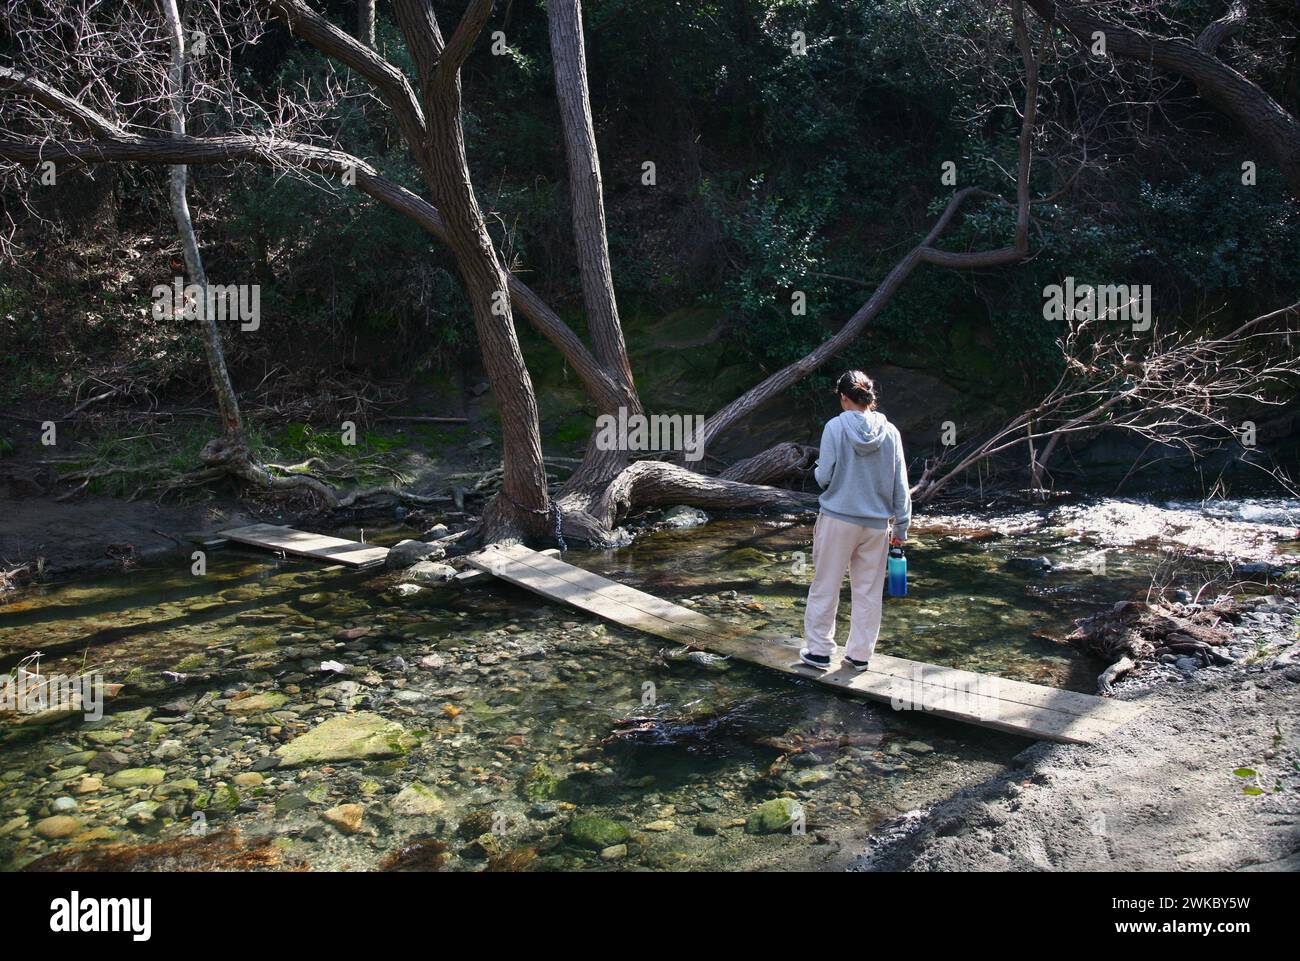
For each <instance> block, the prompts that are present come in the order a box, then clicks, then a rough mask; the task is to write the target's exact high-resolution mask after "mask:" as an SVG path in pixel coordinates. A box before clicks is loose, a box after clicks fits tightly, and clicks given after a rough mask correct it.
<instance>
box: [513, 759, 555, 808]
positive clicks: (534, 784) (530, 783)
mask: <svg viewBox="0 0 1300 961" xmlns="http://www.w3.org/2000/svg"><path fill="white" fill-rule="evenodd" d="M559 784H560V782H559V781H558V780H556V777H555V774H554V773H552V771H551V769H550V768H548V767H547V766H546V765H545V764H542V763H541V762H540V761H539V762H538V763H537V764H534V765H533V767H532V769H531V770H529V772H528V773H527V774H525V775H524V780H523V783H522V785H521V789H522V791H523V795H524V797H525V798H527V799H528V800H529V801H549V800H551V798H553V797H555V794H556V791H557V790H558V788H559Z"/></svg>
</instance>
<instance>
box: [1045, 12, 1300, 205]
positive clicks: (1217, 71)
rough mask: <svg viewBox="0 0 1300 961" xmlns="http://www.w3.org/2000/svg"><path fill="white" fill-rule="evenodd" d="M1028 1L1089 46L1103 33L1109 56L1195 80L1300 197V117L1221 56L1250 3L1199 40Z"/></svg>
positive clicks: (1215, 25) (1209, 30) (1082, 43)
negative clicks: (1222, 47) (1219, 50)
mask: <svg viewBox="0 0 1300 961" xmlns="http://www.w3.org/2000/svg"><path fill="white" fill-rule="evenodd" d="M1026 2H1028V4H1029V6H1031V7H1032V8H1033V9H1034V10H1035V12H1037V13H1038V15H1039V16H1040V17H1041V18H1042V19H1043V20H1044V21H1045V22H1047V23H1049V24H1052V25H1058V26H1061V27H1063V28H1065V30H1066V31H1068V32H1069V33H1070V34H1071V35H1072V36H1073V37H1074V38H1075V41H1076V42H1077V43H1079V44H1080V45H1081V46H1083V47H1084V49H1087V48H1088V47H1090V46H1091V45H1092V44H1093V42H1094V39H1095V37H1096V36H1097V35H1098V34H1101V35H1103V36H1104V37H1105V38H1106V55H1107V56H1108V57H1113V58H1116V59H1120V60H1128V61H1132V62H1134V63H1139V64H1144V65H1146V64H1149V65H1151V66H1155V67H1158V68H1159V69H1161V70H1167V71H1168V72H1170V73H1173V74H1176V75H1178V76H1180V77H1183V78H1184V79H1186V80H1190V81H1191V82H1192V83H1194V84H1195V85H1196V90H1197V92H1198V93H1199V94H1200V95H1201V97H1202V98H1204V99H1205V100H1206V101H1207V102H1208V103H1210V104H1212V105H1213V106H1214V107H1215V108H1216V109H1218V110H1219V111H1220V112H1222V113H1223V114H1225V115H1226V116H1228V117H1231V118H1232V119H1233V120H1235V121H1236V122H1237V123H1238V124H1239V125H1240V126H1241V128H1242V130H1243V131H1244V132H1245V133H1246V136H1248V137H1250V139H1251V140H1252V141H1254V143H1255V145H1256V146H1257V147H1258V148H1259V149H1260V150H1261V151H1262V152H1263V153H1264V154H1265V155H1267V156H1269V157H1272V159H1273V160H1274V162H1275V163H1276V164H1277V165H1278V167H1279V168H1280V169H1281V171H1282V175H1283V177H1285V178H1286V181H1287V184H1288V185H1289V187H1290V189H1291V192H1292V193H1293V194H1294V195H1295V196H1296V197H1297V198H1300V119H1298V118H1297V117H1295V116H1294V115H1293V114H1291V113H1289V112H1288V111H1287V110H1286V108H1284V107H1283V106H1282V105H1281V104H1280V103H1278V102H1277V101H1276V100H1275V99H1273V97H1271V96H1270V95H1269V94H1268V93H1267V92H1266V91H1265V90H1264V88H1263V87H1261V86H1259V85H1258V84H1257V83H1255V82H1254V81H1252V80H1251V79H1250V78H1248V77H1246V76H1244V75H1243V74H1241V73H1238V72H1237V71H1236V70H1234V69H1233V68H1232V67H1230V66H1228V65H1227V64H1226V63H1224V62H1223V61H1222V60H1220V59H1219V58H1218V56H1216V51H1217V48H1218V47H1219V45H1220V44H1222V43H1223V41H1224V40H1225V39H1226V38H1227V37H1229V36H1231V35H1232V34H1233V33H1235V32H1237V31H1238V30H1240V29H1241V27H1242V25H1243V24H1244V22H1245V19H1246V5H1245V4H1244V3H1231V4H1229V9H1228V12H1227V14H1226V15H1225V16H1224V17H1222V18H1221V19H1219V20H1216V21H1215V22H1214V23H1212V24H1210V25H1209V26H1208V27H1207V28H1206V29H1205V30H1204V31H1203V32H1202V34H1201V36H1200V37H1199V38H1198V40H1197V42H1196V43H1194V44H1193V43H1189V42H1187V41H1186V40H1180V39H1169V38H1167V37H1160V36H1156V35H1153V34H1149V33H1145V32H1143V31H1141V30H1136V29H1133V28H1132V27H1128V26H1125V25H1123V24H1120V23H1116V22H1113V21H1109V20H1106V19H1104V18H1103V16H1101V15H1099V14H1098V13H1096V12H1094V11H1093V10H1090V9H1086V8H1084V7H1082V6H1075V5H1074V4H1073V3H1070V2H1064V3H1057V2H1056V0H1026Z"/></svg>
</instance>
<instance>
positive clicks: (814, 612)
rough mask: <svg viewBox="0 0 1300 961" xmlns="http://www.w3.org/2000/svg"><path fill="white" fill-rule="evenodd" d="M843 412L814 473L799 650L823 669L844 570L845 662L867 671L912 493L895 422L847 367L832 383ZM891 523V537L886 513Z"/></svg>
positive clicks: (831, 648)
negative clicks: (815, 504)
mask: <svg viewBox="0 0 1300 961" xmlns="http://www.w3.org/2000/svg"><path fill="white" fill-rule="evenodd" d="M835 392H836V394H837V395H838V396H839V399H840V407H841V408H842V409H843V412H842V413H841V414H839V415H838V416H836V417H835V418H833V419H832V420H831V421H830V422H829V423H828V424H827V425H826V429H825V430H823V431H822V446H821V453H820V455H819V456H818V458H817V469H816V471H815V474H814V476H816V478H817V483H818V484H820V485H821V486H822V488H823V490H822V494H821V497H820V499H819V500H820V503H821V512H820V513H819V514H818V515H817V525H816V527H814V528H813V565H814V567H815V568H816V569H815V570H814V572H813V582H812V587H810V588H809V589H808V608H807V611H806V612H805V614H804V622H803V631H804V644H805V647H804V648H803V650H801V651H800V652H799V658H800V660H802V661H803V662H804V663H805V664H807V665H808V666H809V667H815V668H817V669H818V670H822V671H824V670H827V669H828V668H829V667H830V665H831V656H832V655H833V654H834V653H835V613H836V611H837V610H838V609H839V606H840V584H841V583H842V582H843V580H844V569H845V568H848V571H849V584H850V586H851V587H852V594H853V608H852V613H851V615H850V618H849V643H848V646H847V647H846V649H845V657H844V663H845V664H847V665H848V666H849V667H851V668H852V669H853V670H855V671H865V670H866V669H867V663H868V662H869V661H870V660H871V654H872V652H873V651H875V649H876V638H877V637H878V636H879V634H880V607H881V601H882V597H881V595H882V594H883V588H884V580H885V564H886V562H887V561H888V558H889V544H891V543H893V544H901V543H903V541H904V540H906V539H907V526H908V524H909V523H911V520H912V496H911V494H910V492H909V491H908V486H907V464H906V462H905V461H904V460H903V441H902V438H901V437H899V436H898V428H897V427H895V426H894V425H893V424H891V423H890V422H889V421H888V420H886V419H885V415H884V414H881V413H880V412H878V411H877V410H876V409H875V408H876V385H875V384H873V383H872V382H871V378H870V377H868V376H867V375H866V374H864V373H863V372H862V371H860V370H850V371H848V372H847V373H846V374H844V375H843V376H841V377H840V379H839V382H838V383H837V384H836V385H835ZM891 519H892V520H893V523H894V532H893V536H892V538H891V537H890V535H889V523H890V520H891Z"/></svg>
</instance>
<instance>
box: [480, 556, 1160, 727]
mask: <svg viewBox="0 0 1300 961" xmlns="http://www.w3.org/2000/svg"><path fill="white" fill-rule="evenodd" d="M468 561H469V563H470V564H471V565H472V566H474V567H475V568H477V569H479V570H483V571H486V572H488V573H490V574H493V575H495V576H497V577H499V578H501V579H502V580H505V581H507V582H509V583H513V584H516V585H518V586H520V587H524V588H526V589H528V590H532V591H535V592H536V593H539V594H542V595H543V596H545V597H548V598H551V599H553V600H558V601H562V602H564V603H567V604H571V605H573V606H575V607H578V608H580V609H583V610H587V611H590V612H591V613H594V614H597V615H599V616H601V617H604V618H606V619H608V620H612V621H615V622H616V623H619V624H623V625H625V626H628V627H632V628H635V629H637V630H642V631H646V632H647V633H650V634H654V635H656V636H659V637H665V638H668V639H670V640H674V641H678V642H679V643H685V644H688V645H690V646H692V647H697V648H700V649H702V650H707V651H712V652H714V653H718V654H724V655H727V656H731V657H735V658H736V659H737V660H742V661H746V662H748V663H753V664H758V665H761V666H763V667H768V668H771V669H773V670H778V671H782V672H783V673H787V674H793V675H797V676H800V677H804V678H807V679H808V680H811V681H814V682H816V683H819V684H824V685H827V686H829V687H833V688H836V689H838V690H841V691H844V692H846V693H850V694H855V695H858V696H862V697H867V698H871V699H873V700H877V701H884V702H887V703H890V704H891V706H893V707H895V709H913V710H921V711H923V712H924V713H928V714H934V715H936V716H939V717H947V718H951V719H953V720H958V721H962V722H965V723H971V724H978V725H980V726H983V727H990V728H994V729H997V730H1003V731H1009V732H1012V733H1016V734H1020V735H1028V736H1031V737H1041V738H1049V739H1052V740H1057V741H1065V742H1070V743H1084V744H1086V743H1091V742H1093V741H1095V740H1098V739H1099V738H1101V737H1104V736H1105V735H1107V734H1108V733H1110V732H1111V731H1113V730H1114V729H1115V728H1116V727H1117V726H1119V725H1120V724H1122V723H1125V722H1127V721H1128V720H1131V719H1132V717H1134V716H1136V714H1137V713H1140V711H1141V709H1140V708H1137V707H1136V705H1123V706H1122V707H1121V708H1120V709H1119V710H1115V709H1113V708H1114V706H1115V705H1119V704H1122V702H1113V701H1104V700H1102V699H1101V698H1094V697H1091V696H1090V695H1086V694H1078V693H1077V692H1073V691H1060V690H1057V689H1055V688H1047V687H1042V686H1040V685H1035V684H1026V683H1025V682H1020V681H1008V680H1007V679H1005V678H997V677H993V676H992V675H986V674H977V673H975V672H972V671H962V670H958V669H955V668H944V667H939V666H937V665H933V664H923V663H921V662H918V661H909V660H907V659H906V658H894V657H888V656H885V655H877V656H876V658H873V659H872V669H871V670H868V671H864V672H857V671H852V670H849V669H847V668H841V669H839V670H836V671H826V672H823V671H816V670H814V669H812V668H809V667H808V666H807V665H804V664H803V663H802V662H801V661H799V659H798V647H799V642H798V641H797V640H796V639H791V638H777V639H775V640H774V639H771V638H764V637H763V636H761V635H760V634H758V633H757V632H754V631H752V630H750V629H747V628H743V627H738V626H736V625H731V624H727V623H726V622H723V621H720V620H716V619H714V618H710V617H708V616H706V615H703V614H700V613H699V612H697V611H691V610H689V609H687V608H684V607H680V606H679V605H676V604H672V603H670V602H668V601H664V600H663V599H661V598H657V597H655V596H654V595H652V594H647V593H646V592H644V591H639V590H636V589H635V588H631V587H628V586H627V585H624V584H618V583H616V582H614V581H610V580H608V579H607V578H603V577H601V576H600V575H598V574H593V573H592V572H590V571H585V570H583V569H582V568H578V567H574V566H573V565H571V564H566V563H564V562H563V561H559V560H556V559H554V558H549V557H543V556H540V555H538V554H537V553H535V552H533V551H530V550H528V549H527V548H524V547H519V546H517V545H514V546H509V547H504V548H492V549H489V550H486V551H483V552H481V553H480V554H476V555H472V556H471V557H470V558H468ZM877 658H881V663H880V664H879V666H878V665H877V663H876V659H877Z"/></svg>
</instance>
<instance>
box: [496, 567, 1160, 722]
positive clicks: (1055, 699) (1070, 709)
mask: <svg viewBox="0 0 1300 961" xmlns="http://www.w3.org/2000/svg"><path fill="white" fill-rule="evenodd" d="M502 550H503V553H504V554H505V556H507V557H509V558H511V559H512V560H514V561H518V562H523V563H527V564H529V565H530V566H531V567H533V568H535V569H539V570H543V571H546V572H547V573H549V574H551V575H552V576H554V577H556V578H559V579H562V580H566V581H569V582H570V583H573V584H575V585H577V586H579V587H581V588H583V589H585V590H587V591H591V592H595V593H599V594H602V595H604V596H607V597H610V598H612V599H616V600H620V601H623V602H624V603H626V604H628V605H629V606H632V607H635V608H637V609H639V610H641V611H644V612H646V613H652V614H655V615H657V616H659V617H662V618H664V619H666V620H674V621H678V622H681V623H685V624H686V625H688V626H690V627H693V628H696V629H698V630H700V631H701V633H702V634H703V635H704V636H703V638H702V640H703V641H704V644H705V646H706V648H707V649H711V650H714V651H716V650H717V649H718V646H717V645H718V642H719V641H723V640H727V639H731V638H736V639H738V640H741V641H744V642H748V643H757V644H766V643H770V641H769V640H767V639H766V638H764V637H763V636H762V635H759V634H757V633H756V632H754V631H753V630H750V629H747V628H741V627H738V626H736V625H731V624H727V623H726V622H724V621H719V620H716V619H713V618H710V617H707V616H705V615H703V614H700V613H699V612H697V611H691V610H689V609H687V608H684V607H680V606H678V605H676V604H671V603H669V602H667V601H664V600H662V599H661V598H657V597H655V596H654V595H652V594H647V593H645V592H644V591H638V590H636V589H635V588H631V587H628V586H627V585H625V584H618V583H616V582H614V581H611V580H608V579H607V578H603V577H601V576H600V575H599V574H593V573H592V572H591V571H586V570H583V569H582V568H580V567H575V566H573V565H572V564H565V563H564V562H562V561H559V560H555V559H549V558H540V557H538V556H537V555H535V554H533V552H531V551H529V550H528V548H525V547H519V546H518V545H512V546H511V547H509V548H504V549H502ZM529 555H532V556H529ZM793 646H794V647H795V649H796V650H795V656H796V659H797V657H798V646H799V642H798V641H794V642H793ZM729 650H730V652H731V653H732V654H733V655H735V656H739V657H740V658H741V659H742V660H746V659H748V658H746V657H745V655H744V653H743V652H744V650H745V648H744V647H740V646H736V645H731V646H730V647H729ZM800 663H802V662H800ZM871 670H872V671H875V672H878V673H882V674H889V675H891V676H894V677H898V678H903V679H909V680H910V679H915V678H916V677H918V676H920V677H923V678H924V679H925V682H926V683H929V684H932V685H936V686H940V687H947V688H951V689H955V690H959V691H973V690H984V691H986V692H988V694H987V696H990V697H996V698H998V699H1000V700H1004V701H1009V702H1014V703H1019V704H1024V705H1026V706H1029V707H1040V708H1048V709H1050V710H1053V711H1059V712H1061V713H1065V714H1073V715H1075V716H1078V717H1087V718H1090V719H1094V720H1101V719H1104V720H1109V721H1114V722H1116V723H1127V722H1128V721H1131V720H1132V719H1133V718H1134V717H1136V716H1137V715H1138V714H1140V713H1142V709H1141V708H1140V707H1138V706H1137V705H1135V704H1131V703H1128V702H1124V701H1114V700H1107V699H1104V698H1099V697H1093V696H1091V695H1088V694H1081V693H1079V692H1077V691H1065V690H1061V689H1060V688H1053V687H1044V686H1042V685H1039V684H1029V683H1027V682H1024V681H1014V680H1010V679H1008V678H1003V677H994V676H992V675H988V674H977V673H975V672H973V671H964V670H961V669H959V668H951V667H940V666H938V665H934V664H925V663H923V662H920V661H913V660H909V659H907V658H901V657H891V656H889V655H886V654H876V655H874V656H873V657H872V659H871Z"/></svg>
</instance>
